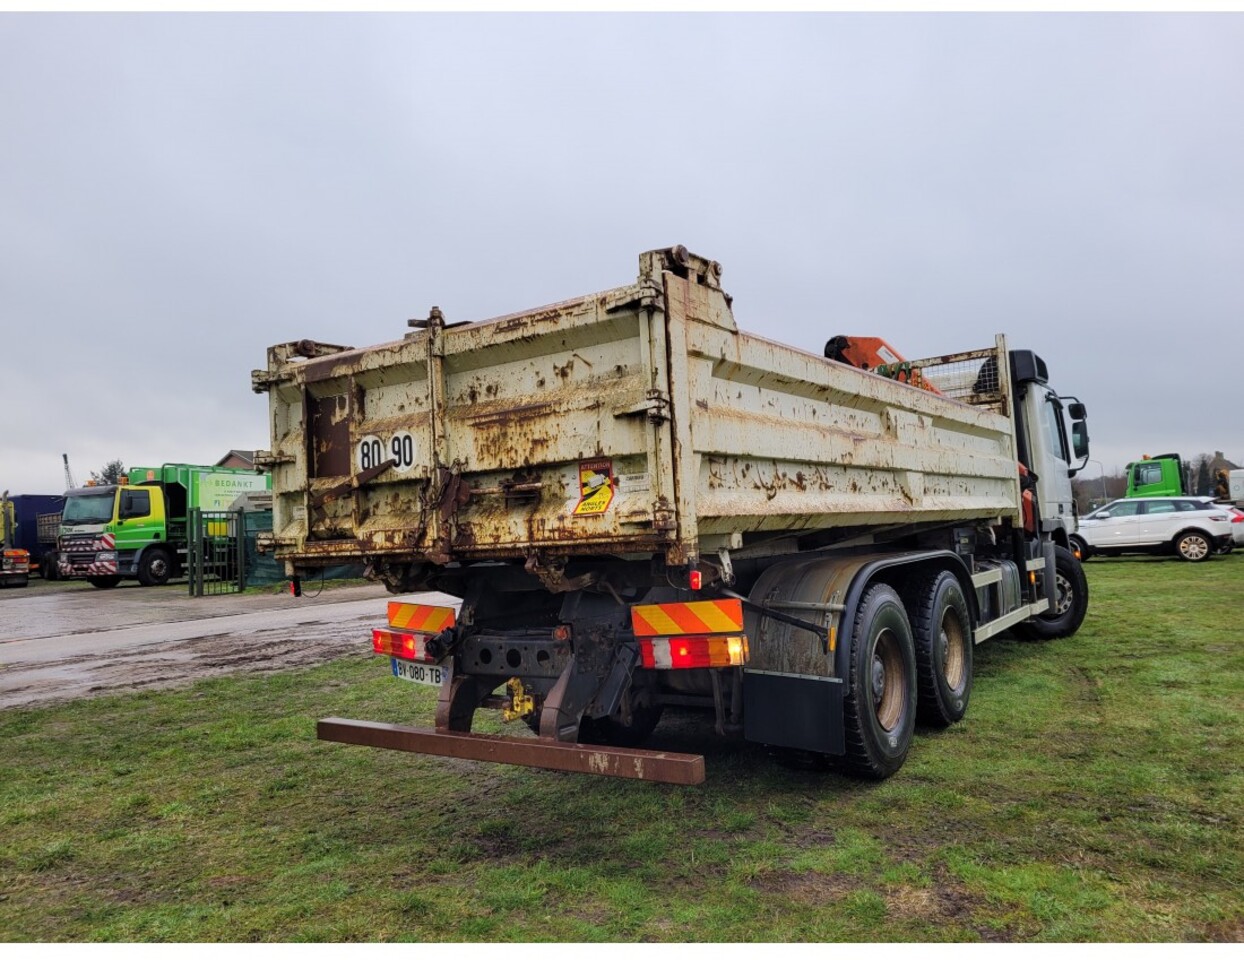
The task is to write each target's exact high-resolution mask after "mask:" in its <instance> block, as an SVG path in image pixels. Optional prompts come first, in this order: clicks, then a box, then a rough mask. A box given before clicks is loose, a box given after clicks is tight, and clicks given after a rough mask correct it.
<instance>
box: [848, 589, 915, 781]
mask: <svg viewBox="0 0 1244 960" xmlns="http://www.w3.org/2000/svg"><path fill="white" fill-rule="evenodd" d="M851 636H852V639H851V673H850V678H849V681H848V684H847V691H846V697H845V698H844V700H843V719H844V728H845V733H846V753H845V754H844V756H843V758H842V762H843V765H844V766H845V767H846V769H847V770H848V771H849V772H850V773H853V774H855V775H856V776H861V777H868V778H870V779H873V780H882V779H884V778H886V777H888V776H890V775H891V774H893V773H895V772H897V771H898V769H899V767H901V766H902V765H903V761H904V760H906V759H907V751H908V749H909V748H910V747H911V738H912V734H913V732H914V730H915V726H916V651H915V645H914V643H913V640H912V636H911V625H910V624H909V623H908V620H907V612H906V611H905V610H904V609H903V603H902V601H901V600H900V599H899V596H898V594H897V593H895V591H894V588H893V587H890V586H888V585H887V584H884V583H879V584H877V585H875V586H873V587H871V588H870V589H869V591H868V592H867V593H866V594H864V598H863V600H861V601H860V606H859V612H858V613H857V614H856V615H855V625H854V629H853V630H852V632H851Z"/></svg>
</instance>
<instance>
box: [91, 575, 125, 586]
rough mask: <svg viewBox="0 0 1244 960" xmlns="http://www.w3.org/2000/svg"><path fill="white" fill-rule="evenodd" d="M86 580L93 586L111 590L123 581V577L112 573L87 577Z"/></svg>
mask: <svg viewBox="0 0 1244 960" xmlns="http://www.w3.org/2000/svg"><path fill="white" fill-rule="evenodd" d="M86 582H87V583H89V584H90V585H91V586H92V587H98V588H99V589H100V590H111V589H112V588H113V587H115V586H116V585H117V584H118V583H120V582H121V578H120V577H118V576H117V575H116V574H112V575H111V576H107V577H87V578H86Z"/></svg>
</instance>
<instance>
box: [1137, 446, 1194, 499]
mask: <svg viewBox="0 0 1244 960" xmlns="http://www.w3.org/2000/svg"><path fill="white" fill-rule="evenodd" d="M1186 492H1187V490H1186V485H1185V483H1184V465H1183V461H1182V460H1181V459H1180V458H1179V454H1177V453H1159V454H1158V455H1157V456H1156V457H1151V456H1149V455H1148V454H1146V455H1145V456H1144V457H1142V458H1141V459H1140V460H1135V461H1133V462H1132V463H1129V464H1128V465H1127V496H1129V497H1182V496H1184V494H1185V493H1186Z"/></svg>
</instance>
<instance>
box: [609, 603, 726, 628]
mask: <svg viewBox="0 0 1244 960" xmlns="http://www.w3.org/2000/svg"><path fill="white" fill-rule="evenodd" d="M631 629H632V630H634V632H635V636H637V637H671V636H675V635H680V634H706V633H738V632H739V631H740V630H742V629H743V602H742V601H741V600H694V601H692V602H691V603H651V604H641V605H639V606H636V607H631Z"/></svg>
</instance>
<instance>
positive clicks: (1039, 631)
mask: <svg viewBox="0 0 1244 960" xmlns="http://www.w3.org/2000/svg"><path fill="white" fill-rule="evenodd" d="M1054 579H1055V586H1054V597H1053V599H1052V600H1051V602H1050V609H1049V610H1046V611H1045V613H1039V614H1037V615H1036V616H1035V617H1033V618H1032V619H1031V620H1028V621H1027V622H1025V623H1021V624H1017V625H1016V627H1015V633H1016V635H1017V636H1019V637H1020V638H1021V639H1023V640H1058V639H1061V638H1062V637H1070V636H1071V635H1072V634H1073V633H1075V632H1076V631H1077V630H1079V629H1080V624H1082V623H1083V622H1084V615H1085V614H1086V613H1088V595H1089V594H1088V579H1087V578H1086V577H1085V576H1084V568H1083V567H1082V566H1080V561H1079V560H1077V559H1076V557H1075V554H1074V553H1072V552H1071V551H1070V550H1068V549H1067V548H1066V547H1060V546H1057V545H1055V547H1054Z"/></svg>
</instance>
